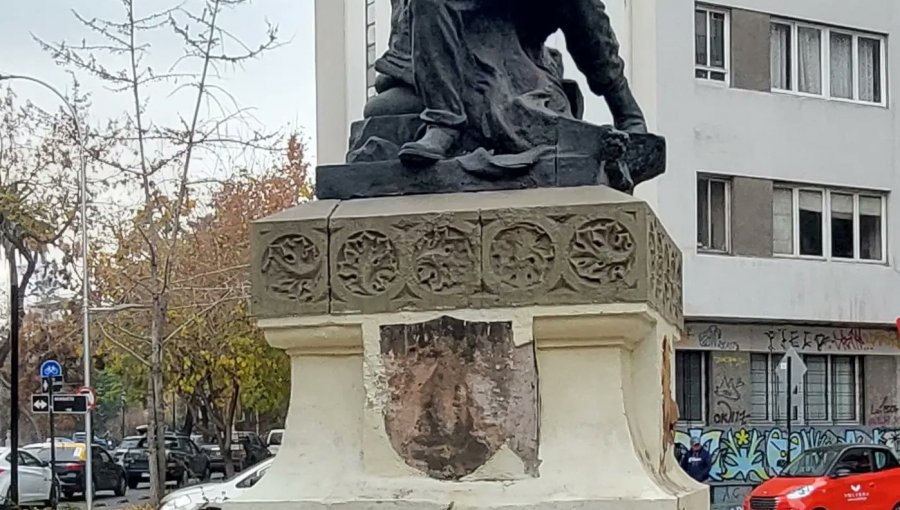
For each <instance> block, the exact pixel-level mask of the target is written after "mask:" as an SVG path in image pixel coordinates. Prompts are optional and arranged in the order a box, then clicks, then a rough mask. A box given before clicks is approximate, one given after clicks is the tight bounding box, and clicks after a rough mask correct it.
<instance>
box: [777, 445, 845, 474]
mask: <svg viewBox="0 0 900 510" xmlns="http://www.w3.org/2000/svg"><path fill="white" fill-rule="evenodd" d="M840 453H841V452H840V450H807V451H805V452H803V453H802V454H800V456H799V457H797V460H795V461H794V462H791V465H790V466H788V467H787V468H785V470H784V471H782V472H781V476H785V477H790V478H812V477H817V476H825V473H827V472H828V468H829V467H830V466H831V464H832V463H833V462H834V459H835V458H836V457H837V456H838V455H839V454H840Z"/></svg>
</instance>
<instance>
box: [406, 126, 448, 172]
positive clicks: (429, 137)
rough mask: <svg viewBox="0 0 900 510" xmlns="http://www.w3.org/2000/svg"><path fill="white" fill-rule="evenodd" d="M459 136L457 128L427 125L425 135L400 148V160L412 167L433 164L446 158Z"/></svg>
mask: <svg viewBox="0 0 900 510" xmlns="http://www.w3.org/2000/svg"><path fill="white" fill-rule="evenodd" d="M459 136H460V132H459V130H457V129H451V128H445V127H439V126H428V128H427V129H426V131H425V136H423V137H422V138H420V139H419V140H418V141H416V142H410V143H406V144H404V145H403V147H401V148H400V161H401V162H402V163H403V164H404V165H406V166H413V167H422V166H429V165H433V164H435V163H437V162H438V161H441V160H444V159H447V156H448V155H449V154H450V150H451V149H453V146H454V145H456V142H457V140H459Z"/></svg>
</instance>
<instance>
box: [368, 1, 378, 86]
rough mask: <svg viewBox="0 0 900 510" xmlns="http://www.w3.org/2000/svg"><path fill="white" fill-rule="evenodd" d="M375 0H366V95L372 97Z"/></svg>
mask: <svg viewBox="0 0 900 510" xmlns="http://www.w3.org/2000/svg"><path fill="white" fill-rule="evenodd" d="M375 22H376V18H375V0H366V95H367V97H372V96H374V95H375V76H376V73H375V60H377V58H378V56H377V54H376V49H375V44H376V42H377V39H376V33H375Z"/></svg>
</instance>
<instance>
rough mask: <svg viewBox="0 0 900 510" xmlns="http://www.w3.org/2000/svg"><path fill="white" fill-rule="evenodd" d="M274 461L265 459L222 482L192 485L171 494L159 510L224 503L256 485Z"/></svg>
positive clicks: (185, 509)
mask: <svg viewBox="0 0 900 510" xmlns="http://www.w3.org/2000/svg"><path fill="white" fill-rule="evenodd" d="M274 460H275V459H267V460H264V461H262V462H260V463H259V464H256V465H255V466H251V467H250V468H248V469H246V470H244V471H242V472H240V473H238V474H236V475H234V476H233V477H231V478H229V479H228V480H225V481H223V482H212V483H205V484H201V485H194V486H193V487H188V488H186V489H181V490H177V491H175V492H172V493H171V494H169V495H168V496H166V497H165V498H163V500H162V504H161V506H160V507H159V510H199V509H200V508H204V507H205V506H206V505H208V504H210V503H224V502H225V501H228V500H230V499H234V498H236V497H238V496H240V495H241V493H243V492H244V491H245V490H247V489H249V488H250V487H253V486H254V485H256V482H258V481H259V480H260V479H261V478H262V477H263V475H265V474H266V472H267V471H269V467H271V466H272V462H273V461H274Z"/></svg>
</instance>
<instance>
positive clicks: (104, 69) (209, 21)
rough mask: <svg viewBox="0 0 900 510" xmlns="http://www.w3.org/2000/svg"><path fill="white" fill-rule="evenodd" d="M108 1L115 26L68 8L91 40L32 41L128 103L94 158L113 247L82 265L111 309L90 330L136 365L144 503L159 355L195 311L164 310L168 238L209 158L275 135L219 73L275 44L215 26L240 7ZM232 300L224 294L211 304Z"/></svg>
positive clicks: (155, 479) (226, 0)
mask: <svg viewBox="0 0 900 510" xmlns="http://www.w3.org/2000/svg"><path fill="white" fill-rule="evenodd" d="M120 3H121V7H122V10H121V15H120V16H119V17H117V18H116V19H98V18H87V17H85V16H82V15H81V14H80V13H78V12H75V13H74V15H75V18H76V19H77V20H78V22H79V23H80V24H81V25H82V26H83V27H84V28H85V29H86V30H87V32H88V33H89V34H90V37H91V38H92V39H93V40H94V42H88V41H82V42H81V43H80V44H78V45H70V44H67V43H66V42H47V41H44V40H40V39H39V40H38V42H39V44H41V46H42V47H43V48H44V49H46V50H47V51H49V52H50V53H51V54H52V55H53V57H54V59H56V61H57V62H59V63H61V64H63V65H65V66H67V67H69V68H70V69H72V70H73V71H75V72H76V73H82V74H86V75H88V76H90V77H92V78H94V79H99V80H100V81H101V82H102V83H104V84H105V86H106V87H107V88H109V89H111V90H113V91H115V92H119V93H121V94H124V95H125V97H127V98H128V101H129V103H130V108H129V109H128V111H127V112H125V113H124V114H123V116H122V117H121V118H120V119H115V120H114V121H112V122H110V123H109V124H108V126H106V127H105V129H104V131H103V132H102V133H101V134H100V135H98V136H100V137H101V138H103V139H105V140H108V141H113V142H116V143H117V144H118V147H119V150H118V151H117V152H116V151H113V152H109V153H106V154H105V155H104V157H103V158H102V162H103V164H104V165H106V166H107V168H108V169H110V171H111V172H112V176H111V183H112V187H111V189H110V190H109V191H108V193H107V194H108V196H109V197H110V200H111V201H112V202H115V203H116V207H114V208H113V209H112V210H110V211H108V212H107V213H106V219H107V220H108V221H103V222H101V223H102V226H101V227H100V228H102V229H103V230H104V231H105V236H108V239H113V240H115V241H114V242H113V243H106V244H105V245H103V246H98V249H99V251H98V253H97V254H96V255H95V257H94V260H93V261H92V262H93V263H94V264H95V269H94V271H95V272H96V273H98V275H99V274H105V275H106V276H107V277H100V276H98V278H97V282H98V283H97V288H96V289H95V292H94V294H95V296H96V299H98V300H101V301H102V303H98V304H100V305H103V306H105V307H108V308H109V309H112V310H114V311H116V312H117V313H114V314H112V315H108V316H106V317H105V318H104V320H103V321H101V322H100V323H99V324H98V326H100V327H99V328H98V329H99V330H100V332H101V334H102V339H103V341H105V342H109V343H111V344H113V345H115V346H116V347H117V348H119V349H121V350H122V351H123V352H126V353H128V354H129V355H131V356H133V357H134V358H135V359H137V360H139V361H140V363H141V364H143V365H144V366H145V367H146V368H147V369H148V373H149V384H148V394H147V411H148V416H149V421H150V423H149V426H148V443H149V445H150V478H151V496H150V504H151V505H153V506H156V505H158V503H159V501H160V499H161V497H162V495H163V488H164V486H165V483H164V482H165V466H166V462H165V449H164V435H165V400H164V378H163V375H164V374H163V370H164V366H165V365H164V355H165V351H166V347H167V344H168V343H169V342H170V340H171V339H172V338H173V337H174V336H175V335H177V334H178V332H180V331H181V330H183V329H184V327H186V326H185V325H186V324H191V323H193V322H194V321H196V320H197V317H198V316H199V315H201V314H202V313H203V311H204V309H201V310H199V311H197V312H196V313H195V314H194V315H192V316H189V317H185V316H182V315H180V314H177V313H172V312H173V311H172V310H171V309H170V297H171V292H172V284H173V281H175V280H177V275H176V274H175V272H176V268H177V267H178V266H179V264H178V259H179V257H180V256H182V253H183V249H182V244H183V243H181V242H180V241H181V240H182V238H183V235H184V232H185V230H186V229H187V228H188V226H189V223H190V221H191V218H192V216H193V215H195V214H196V213H197V207H198V205H197V204H198V197H200V196H201V195H202V194H203V193H204V184H205V183H208V182H209V181H210V180H215V179H217V172H221V171H222V169H221V167H220V166H219V165H217V162H221V161H223V160H228V159H229V157H233V156H234V155H235V153H247V152H253V151H257V150H269V149H271V148H273V147H274V143H275V142H276V140H277V137H276V135H277V133H271V134H263V133H260V132H259V131H258V130H253V129H251V121H252V117H250V115H249V110H247V109H245V108H241V107H240V106H238V104H237V101H236V100H235V99H234V98H233V97H232V96H231V95H230V94H228V92H227V91H226V90H225V88H224V87H223V85H222V79H221V78H222V77H223V73H225V72H226V71H228V70H235V69H238V68H240V66H241V64H242V63H244V62H246V61H248V60H251V59H255V58H259V57H260V56H261V55H263V54H264V53H266V52H268V51H269V50H271V49H273V48H275V47H277V46H278V45H279V43H278V38H277V29H276V27H274V26H272V25H269V26H268V27H267V28H266V30H265V34H264V37H263V39H262V41H261V42H260V43H259V44H257V45H255V46H253V47H251V46H248V45H247V44H245V43H243V42H242V41H241V40H240V39H239V38H238V37H237V36H236V35H235V34H234V33H232V32H231V31H229V30H228V29H226V28H225V23H223V19H224V18H227V17H228V15H229V14H230V13H231V11H232V10H234V9H237V8H239V7H241V6H243V5H244V4H246V3H249V2H248V0H193V1H189V2H187V3H186V4H184V5H182V6H177V7H171V8H168V9H164V10H160V11H154V12H150V13H142V12H139V10H138V2H135V0H120ZM145 4H146V2H145ZM161 37H171V38H174V39H175V40H177V42H178V43H179V45H180V46H181V47H182V48H183V52H182V54H180V55H177V56H173V58H171V59H170V61H169V62H167V63H165V61H166V60H167V59H166V57H165V56H163V55H159V54H156V53H154V52H153V51H152V48H153V47H156V46H151V45H150V41H151V40H153V41H157V40H158V38H161ZM160 62H164V63H163V66H162V67H159V63H160ZM153 63H157V66H156V68H154V65H153ZM160 68H162V69H166V70H165V71H164V72H158V71H157V69H160ZM161 95H164V99H159V98H160V96H161ZM173 107H174V108H176V109H178V110H179V114H178V120H177V121H176V122H174V123H170V124H166V123H164V122H163V121H161V120H160V119H161V116H154V115H153V114H152V113H153V112H154V111H159V110H160V109H161V110H169V109H172V108H173ZM201 155H202V157H201ZM204 172H205V173H204ZM95 228H97V227H95ZM114 276H116V277H114ZM238 298H240V296H237V295H229V294H226V295H224V296H223V297H221V298H220V299H222V300H225V299H238ZM211 305H212V304H211ZM174 321H178V323H176V322H174ZM195 475H197V473H195Z"/></svg>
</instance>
